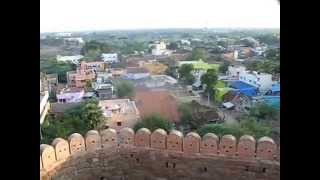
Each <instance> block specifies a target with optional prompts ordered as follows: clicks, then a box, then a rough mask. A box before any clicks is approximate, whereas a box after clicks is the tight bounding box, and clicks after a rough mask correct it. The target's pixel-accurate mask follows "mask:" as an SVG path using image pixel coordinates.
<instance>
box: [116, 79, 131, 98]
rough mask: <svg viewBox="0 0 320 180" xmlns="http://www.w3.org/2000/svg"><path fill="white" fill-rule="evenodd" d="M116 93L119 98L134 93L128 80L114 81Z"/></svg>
mask: <svg viewBox="0 0 320 180" xmlns="http://www.w3.org/2000/svg"><path fill="white" fill-rule="evenodd" d="M116 93H117V96H118V97H120V98H123V97H133V96H134V94H135V90H134V85H133V84H132V83H131V82H130V81H124V80H122V81H119V82H116Z"/></svg>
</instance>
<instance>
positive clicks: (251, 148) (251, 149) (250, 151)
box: [237, 135, 256, 158]
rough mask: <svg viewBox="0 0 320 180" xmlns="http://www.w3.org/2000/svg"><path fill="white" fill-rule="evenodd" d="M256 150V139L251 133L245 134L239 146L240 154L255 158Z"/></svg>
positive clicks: (242, 156) (243, 156)
mask: <svg viewBox="0 0 320 180" xmlns="http://www.w3.org/2000/svg"><path fill="white" fill-rule="evenodd" d="M255 152H256V140H255V139H254V137H252V136H249V135H243V136H241V137H240V139H239V143H238V146H237V153H238V156H239V157H241V158H254V157H255Z"/></svg>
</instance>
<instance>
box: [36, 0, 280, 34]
mask: <svg viewBox="0 0 320 180" xmlns="http://www.w3.org/2000/svg"><path fill="white" fill-rule="evenodd" d="M203 27H208V28H219V27H223V28H229V27H244V28H252V27H253V28H279V27H280V4H279V3H278V1H277V0H40V32H57V31H81V30H113V29H145V28H203Z"/></svg>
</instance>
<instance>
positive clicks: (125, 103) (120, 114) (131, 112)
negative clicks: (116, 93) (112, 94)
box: [99, 99, 140, 131]
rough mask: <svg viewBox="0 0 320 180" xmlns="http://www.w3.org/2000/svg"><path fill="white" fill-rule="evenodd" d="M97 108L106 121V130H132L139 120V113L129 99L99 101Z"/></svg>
mask: <svg viewBox="0 0 320 180" xmlns="http://www.w3.org/2000/svg"><path fill="white" fill-rule="evenodd" d="M99 106H100V107H101V109H102V111H103V115H104V117H105V119H106V124H105V126H106V128H113V129H115V130H117V131H119V130H120V129H122V128H124V127H129V128H133V127H134V125H135V124H136V123H138V122H139V120H140V113H139V110H138V109H137V107H136V104H135V102H134V101H131V100H130V99H113V100H100V101H99Z"/></svg>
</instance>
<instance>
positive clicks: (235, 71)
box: [226, 65, 246, 80]
mask: <svg viewBox="0 0 320 180" xmlns="http://www.w3.org/2000/svg"><path fill="white" fill-rule="evenodd" d="M245 71H246V67H245V66H235V65H231V66H229V67H228V71H227V72H226V75H227V76H229V77H231V78H236V79H237V80H239V76H240V73H243V72H245Z"/></svg>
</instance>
